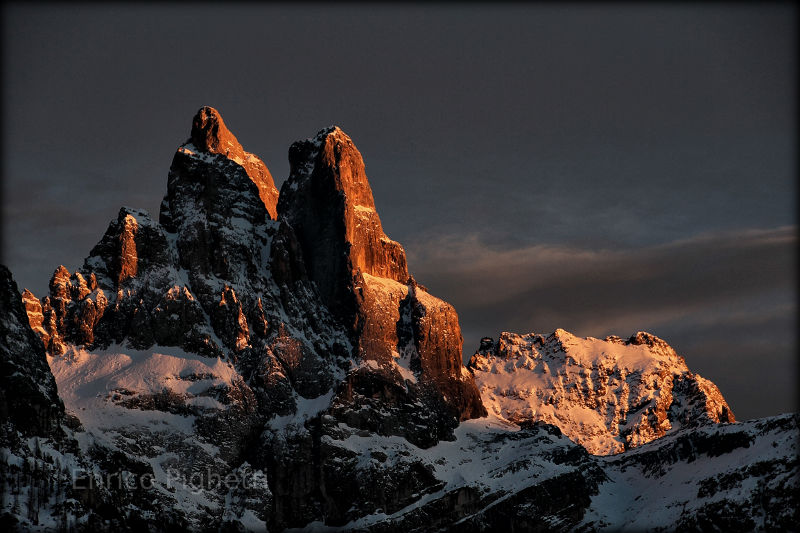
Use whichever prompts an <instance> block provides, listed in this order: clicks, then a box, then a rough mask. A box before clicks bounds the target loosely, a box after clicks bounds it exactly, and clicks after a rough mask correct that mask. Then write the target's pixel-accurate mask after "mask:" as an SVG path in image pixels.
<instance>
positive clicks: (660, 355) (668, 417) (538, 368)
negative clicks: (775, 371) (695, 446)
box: [468, 329, 735, 455]
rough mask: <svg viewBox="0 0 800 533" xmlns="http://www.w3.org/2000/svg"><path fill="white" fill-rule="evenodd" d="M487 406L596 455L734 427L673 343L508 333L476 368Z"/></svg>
mask: <svg viewBox="0 0 800 533" xmlns="http://www.w3.org/2000/svg"><path fill="white" fill-rule="evenodd" d="M468 366H469V369H470V370H471V371H472V373H473V374H474V375H475V381H476V382H477V384H478V387H479V388H480V391H481V396H482V398H483V402H484V405H485V406H486V407H487V409H489V410H490V411H491V412H493V413H495V414H496V415H497V416H500V417H502V418H504V419H506V420H508V421H510V422H513V423H515V424H520V425H525V424H528V423H531V422H546V423H548V424H553V425H555V426H558V427H559V428H560V429H561V431H563V432H564V434H565V435H567V436H568V437H569V438H570V439H572V440H573V441H575V442H577V443H578V444H580V445H582V446H583V447H585V448H586V449H587V450H588V451H589V452H591V453H594V454H601V455H605V454H614V453H619V452H622V451H624V450H627V449H630V448H634V447H636V446H640V445H642V444H644V443H646V442H650V441H652V440H654V439H657V438H659V437H663V436H664V435H665V434H667V433H669V432H674V431H676V430H677V429H680V428H685V427H697V426H699V425H703V424H706V423H724V422H734V421H735V420H734V417H733V412H732V411H731V409H730V407H728V404H727V403H726V402H725V399H724V398H723V397H722V394H721V393H720V392H719V389H717V387H716V385H714V384H713V383H711V382H710V381H708V380H706V379H704V378H702V377H700V376H698V375H697V374H693V373H692V372H690V371H689V368H688V367H687V366H686V362H685V361H684V359H683V357H681V356H679V355H678V354H677V353H675V350H673V349H672V348H671V347H670V346H669V345H668V344H667V343H666V342H664V341H663V340H661V339H659V338H658V337H656V336H654V335H650V334H649V333H644V332H639V333H637V334H636V335H634V336H633V337H631V338H630V339H628V340H622V339H620V338H619V337H608V338H606V339H605V340H600V339H595V338H591V337H590V338H579V337H576V336H574V335H572V334H571V333H569V332H566V331H564V330H562V329H558V330H556V331H555V332H554V333H552V334H551V335H548V336H544V335H537V334H533V333H531V334H527V335H517V334H514V333H507V332H504V333H502V334H501V335H500V338H499V339H498V341H497V342H494V341H493V340H492V339H489V338H486V339H484V340H483V341H482V343H481V346H480V349H479V350H478V352H477V353H476V354H475V355H474V356H473V357H472V359H471V360H470V362H469V365H468Z"/></svg>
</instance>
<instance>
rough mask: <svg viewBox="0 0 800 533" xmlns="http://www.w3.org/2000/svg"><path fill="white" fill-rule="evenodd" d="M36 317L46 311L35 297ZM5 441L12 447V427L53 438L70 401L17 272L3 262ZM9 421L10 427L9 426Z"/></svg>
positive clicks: (1, 432)
mask: <svg viewBox="0 0 800 533" xmlns="http://www.w3.org/2000/svg"><path fill="white" fill-rule="evenodd" d="M28 303H29V304H30V305H31V307H32V308H31V310H30V312H31V315H32V316H33V317H34V319H36V318H37V317H38V318H41V310H40V308H38V307H37V306H36V305H35V302H33V301H32V300H31V299H30V298H28V299H27V301H26V304H28ZM0 381H1V382H2V384H3V386H2V388H0V419H2V420H3V422H4V423H3V426H4V427H3V428H2V429H0V441H2V442H3V444H4V445H7V439H9V438H10V437H11V435H8V434H7V432H8V431H12V430H18V431H20V432H21V434H22V436H24V437H30V436H40V437H53V436H56V435H58V434H59V433H60V432H61V428H60V424H61V423H63V422H64V404H63V402H62V401H61V398H59V396H58V390H57V389H56V381H55V379H53V374H51V373H50V368H49V367H48V366H47V358H46V355H45V349H44V345H43V344H42V341H41V340H40V339H39V337H38V336H37V335H36V334H35V333H34V332H33V331H32V330H31V328H30V327H29V324H28V315H27V314H26V305H23V300H22V296H21V295H20V293H19V289H18V288H17V284H16V283H15V282H14V279H13V278H12V277H11V272H10V271H9V270H8V269H7V268H6V267H4V266H2V265H0ZM6 423H8V424H10V427H5V426H6Z"/></svg>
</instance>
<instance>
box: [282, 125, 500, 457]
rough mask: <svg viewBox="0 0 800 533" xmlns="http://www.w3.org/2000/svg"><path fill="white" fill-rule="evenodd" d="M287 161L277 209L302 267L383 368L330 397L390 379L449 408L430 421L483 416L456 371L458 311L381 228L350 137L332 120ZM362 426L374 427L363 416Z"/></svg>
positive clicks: (362, 391) (367, 358)
mask: <svg viewBox="0 0 800 533" xmlns="http://www.w3.org/2000/svg"><path fill="white" fill-rule="evenodd" d="M289 162H290V164H291V171H290V175H289V179H288V180H287V181H286V183H284V185H283V187H282V188H281V196H280V200H279V201H278V213H279V216H280V217H282V218H283V219H285V220H286V221H287V222H288V223H289V224H290V225H291V226H292V228H293V229H294V231H295V234H296V235H297V238H298V241H299V242H300V246H301V248H302V250H303V257H304V258H305V262H306V271H307V272H308V275H309V277H310V279H311V280H313V281H314V282H315V283H316V285H317V288H318V290H319V292H320V296H321V297H322V299H323V301H324V302H325V303H326V304H327V305H328V307H329V308H330V309H331V311H332V312H333V313H334V315H335V316H336V317H337V318H338V319H339V321H340V322H341V323H342V324H343V325H344V327H345V328H346V330H347V332H348V335H349V337H350V339H351V340H352V342H353V344H354V347H355V350H356V352H355V354H354V355H355V356H356V358H357V360H358V361H359V362H360V363H361V364H363V363H364V362H367V363H369V362H374V363H375V364H376V365H377V367H379V368H381V369H382V371H380V372H371V371H370V372H364V371H361V372H356V373H354V374H352V375H350V376H348V380H347V385H346V387H345V389H344V391H343V393H342V395H340V396H339V397H337V400H335V402H334V403H335V404H336V403H339V402H340V401H344V402H346V403H348V404H350V403H352V401H353V399H354V398H357V397H362V398H366V397H368V396H370V395H372V394H373V391H374V389H376V388H380V387H383V386H390V387H400V388H404V389H405V390H406V391H408V392H409V394H411V396H413V397H416V396H419V397H424V398H425V403H426V404H429V405H430V406H431V408H432V409H433V410H434V411H441V410H442V409H445V410H446V411H447V413H448V414H447V416H443V417H436V422H435V423H434V425H435V426H439V427H441V426H445V427H447V426H450V425H451V424H450V422H448V421H447V420H446V419H450V418H452V417H453V416H454V417H455V418H456V419H457V420H464V419H468V418H474V417H477V416H484V415H485V413H486V411H485V410H484V408H483V406H482V405H481V401H480V396H479V394H478V392H477V389H476V388H475V385H474V383H473V381H472V377H471V376H470V375H469V374H468V373H466V372H462V368H463V365H462V363H461V348H462V337H461V328H460V327H459V324H458V315H457V314H456V312H455V310H454V309H453V307H452V306H451V305H449V304H447V303H446V302H443V301H441V300H439V299H438V298H435V297H433V296H431V295H430V294H428V292H427V290H426V289H425V288H424V287H422V286H420V285H418V284H417V283H416V282H415V281H414V279H413V278H412V277H411V276H410V275H409V273H408V267H407V265H406V257H405V250H403V247H402V246H401V245H400V244H399V243H397V242H395V241H393V240H391V239H389V238H388V237H387V236H386V234H385V233H384V231H383V227H382V225H381V221H380V217H379V216H378V213H377V212H376V211H375V202H374V200H373V197H372V189H371V188H370V186H369V182H368V181H367V176H366V171H365V167H364V161H363V159H362V157H361V154H360V153H359V151H358V149H357V148H356V147H355V145H354V144H353V141H352V140H351V139H350V137H348V136H347V135H346V134H345V133H344V132H343V131H342V130H341V129H339V128H338V127H333V128H328V129H324V130H322V131H320V132H319V133H318V134H317V135H316V136H315V137H314V138H312V139H308V140H305V141H301V142H297V143H294V144H293V145H292V146H291V148H290V149H289ZM365 373H366V374H369V377H368V378H365ZM380 382H385V384H381V383H380ZM391 403H397V402H391ZM412 403H413V402H412ZM359 425H364V426H366V427H369V428H370V429H373V430H374V429H375V426H374V424H372V423H370V422H367V421H365V420H362V421H361V422H359ZM430 429H431V430H436V433H439V434H440V435H446V434H447V433H448V432H449V431H450V429H445V430H443V431H441V430H437V429H436V427H431V428H430ZM425 440H426V441H428V440H430V439H425Z"/></svg>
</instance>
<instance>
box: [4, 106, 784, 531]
mask: <svg viewBox="0 0 800 533" xmlns="http://www.w3.org/2000/svg"><path fill="white" fill-rule="evenodd" d="M289 160H290V175H289V177H288V179H287V180H286V182H285V183H284V185H283V187H282V188H281V191H280V194H278V191H277V189H276V188H275V186H274V183H273V181H272V177H271V175H270V173H269V170H268V169H267V167H266V165H265V164H264V163H263V162H262V161H261V160H260V159H259V158H258V157H257V156H256V155H254V154H251V153H249V152H247V151H245V150H244V148H243V147H242V146H241V144H240V143H239V141H238V140H237V139H236V137H235V136H234V135H233V134H232V133H231V132H230V130H228V128H227V127H226V125H225V123H224V122H223V120H222V117H221V116H220V115H219V113H218V112H217V111H216V110H214V109H213V108H209V107H204V108H202V109H201V110H200V111H199V112H198V113H197V115H196V116H195V117H194V120H193V122H192V129H191V134H190V138H189V139H188V140H187V141H186V142H185V143H184V144H182V145H181V146H180V147H178V149H177V151H176V153H175V156H174V159H173V162H172V165H171V167H170V170H169V175H168V181H167V193H166V195H165V197H164V200H163V202H162V204H161V209H160V213H159V217H158V220H155V219H154V218H152V217H151V216H150V215H149V214H148V213H146V212H145V211H141V210H138V209H132V208H122V209H121V210H120V212H119V215H118V216H117V218H116V219H114V220H112V221H111V223H110V224H109V226H108V229H107V230H106V232H105V234H104V235H103V237H102V238H101V239H100V241H99V242H98V244H97V245H96V246H95V247H94V248H93V249H92V250H91V251H90V252H89V255H88V257H87V258H86V260H85V262H84V264H83V266H82V267H81V268H79V269H78V270H77V271H76V272H69V271H68V270H67V269H66V268H64V267H63V266H62V267H58V268H57V269H56V271H55V273H54V275H53V277H52V280H51V282H50V287H49V293H48V294H46V295H44V296H43V297H42V298H37V297H36V296H35V295H33V294H32V293H31V292H30V291H25V292H24V293H23V294H20V293H19V292H18V289H17V287H16V285H15V284H14V283H13V280H11V276H10V273H8V272H7V271H5V270H0V278H2V279H0V282H2V283H0V297H1V298H2V302H3V308H2V313H3V314H2V317H0V326H2V330H1V331H0V333H2V341H3V344H2V346H0V350H2V352H1V353H2V357H3V359H2V371H3V375H2V384H3V389H2V395H0V412H2V414H3V424H2V433H1V434H0V437H2V440H0V447H2V454H0V469H1V470H0V477H1V478H2V479H1V481H2V483H0V490H1V491H2V493H1V494H0V496H2V498H1V499H0V507H1V509H0V523H2V525H3V528H4V530H13V529H15V528H16V529H20V530H31V529H33V530H41V531H45V530H56V529H59V530H62V529H64V530H82V531H112V530H113V531H128V530H129V531H147V530H149V531H168V530H191V531H219V530H226V531H228V530H234V531H236V530H251V531H265V530H269V531H282V530H286V529H292V528H299V529H304V530H348V531H400V530H402V531H406V530H408V531H432V530H458V531H497V530H509V531H510V530H515V531H543V530H572V529H577V530H596V529H612V530H616V529H618V528H620V527H623V526H624V527H632V528H634V529H636V528H640V527H645V526H646V527H652V528H659V527H660V528H664V529H666V530H672V529H675V528H688V529H703V528H705V524H707V523H708V522H707V521H708V520H714V519H715V517H716V514H718V513H725V519H726V520H728V522H726V524H728V526H729V527H728V529H730V528H733V529H735V528H736V527H735V526H737V524H740V525H742V527H743V528H745V529H748V528H749V529H752V527H758V526H764V527H783V526H786V525H787V524H791V523H792V520H793V519H795V518H796V512H795V511H793V509H794V508H793V507H792V505H791V495H792V494H793V491H796V490H797V486H798V483H797V470H798V468H797V461H796V451H797V449H796V442H795V441H794V439H793V435H794V434H795V433H796V431H797V426H798V417H797V416H795V415H786V416H783V417H775V418H772V419H764V420H760V421H754V422H749V423H745V424H734V423H728V422H733V415H732V413H731V412H730V409H729V408H728V406H727V405H726V404H725V401H724V399H723V398H722V396H721V395H720V394H719V391H718V390H717V389H716V387H715V386H714V385H713V384H712V383H710V382H708V381H706V380H703V379H702V378H700V377H699V376H695V375H693V374H691V372H689V370H688V368H687V367H686V364H685V362H684V361H683V360H682V359H681V358H680V357H679V356H677V355H676V354H675V353H674V351H672V349H671V348H669V346H667V345H666V343H664V342H663V341H661V340H659V339H657V338H655V337H653V336H650V335H647V334H638V335H636V336H635V337H634V338H632V339H631V340H629V341H626V342H623V341H621V340H619V339H607V340H606V341H599V340H596V339H577V338H575V337H573V336H571V335H569V334H567V333H566V332H563V331H561V330H559V331H557V332H556V333H555V334H554V335H553V336H551V337H548V338H544V337H541V336H536V335H528V336H515V335H512V334H503V336H502V337H501V339H500V340H499V341H498V343H493V342H488V341H487V342H486V343H484V344H482V346H481V348H480V349H479V351H478V353H477V354H476V356H475V357H474V358H473V360H472V362H471V364H470V369H467V368H465V367H464V366H463V365H462V362H461V349H462V337H461V331H460V327H459V323H458V315H457V314H456V311H455V309H453V307H452V306H451V305H449V304H448V303H446V302H444V301H442V300H440V299H438V298H436V297H435V296H433V295H431V294H430V293H429V292H428V290H427V289H426V288H425V287H424V286H423V285H421V284H419V283H417V281H416V280H415V279H414V278H413V276H411V275H410V274H409V266H408V265H407V263H406V257H405V252H404V250H403V248H402V246H401V245H400V244H399V243H397V242H395V241H393V240H391V239H390V238H389V237H388V236H386V234H385V233H384V231H383V228H382V225H381V221H380V218H379V217H378V214H377V212H376V210H375V204H374V201H373V197H372V191H371V188H370V186H369V182H368V180H367V177H366V174H365V170H364V162H363V159H362V157H361V154H360V153H359V152H358V150H357V149H356V147H355V145H354V144H353V142H352V140H351V139H350V138H349V137H348V136H347V135H346V134H345V133H344V132H343V131H342V130H341V129H339V128H337V127H331V128H326V129H324V130H322V131H320V132H319V133H318V134H317V135H316V136H314V137H311V138H309V139H307V140H304V141H299V142H297V143H294V144H293V145H292V146H291V148H290V150H289ZM56 386H57V393H56ZM634 447H636V448H635V449H630V448H634ZM623 450H627V451H624V452H623V453H619V454H617V455H611V456H608V457H603V456H600V455H599V454H609V453H616V452H621V451H623ZM689 463H693V464H692V465H689ZM687 490H688V491H689V492H686V491H687ZM642 492H644V493H647V497H646V498H641V497H639V496H640V493H642ZM765 502H766V503H765ZM781 506H783V508H784V509H783V510H780V509H781ZM656 508H658V509H662V511H660V512H658V513H656V512H653V510H654V509H656ZM664 509H666V510H664ZM787 509H788V510H787ZM792 512H795V514H792ZM636 513H647V519H640V518H636V516H637V515H636ZM647 520H649V521H647ZM737 520H738V521H737ZM748 520H749V521H748ZM794 523H796V520H795V522H794ZM746 526H752V527H746Z"/></svg>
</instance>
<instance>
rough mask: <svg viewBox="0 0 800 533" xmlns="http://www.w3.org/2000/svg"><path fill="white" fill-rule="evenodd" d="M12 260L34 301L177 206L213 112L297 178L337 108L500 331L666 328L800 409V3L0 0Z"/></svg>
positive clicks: (471, 335) (436, 272)
mask: <svg viewBox="0 0 800 533" xmlns="http://www.w3.org/2000/svg"><path fill="white" fill-rule="evenodd" d="M2 10H3V13H2V15H3V16H2V39H3V42H2V45H3V46H2V53H3V57H2V67H3V76H2V106H3V107H2V122H1V123H2V165H3V166H2V193H3V194H2V211H1V212H0V215H1V218H0V220H2V245H1V246H0V250H1V251H2V258H1V259H0V262H2V263H4V264H6V265H7V266H9V268H11V270H12V272H13V273H14V275H15V278H16V280H17V282H18V283H19V285H20V286H21V287H28V288H30V289H32V290H33V291H34V293H36V294H37V295H39V296H42V295H43V294H45V292H46V290H47V282H48V280H49V278H50V276H51V275H52V273H53V271H54V270H55V268H56V267H57V266H58V265H59V264H64V265H65V266H67V267H68V268H69V269H70V270H73V269H75V268H77V267H79V266H80V265H81V264H82V262H83V258H84V257H85V256H86V255H87V254H88V252H89V250H90V249H91V248H92V246H93V245H94V244H95V243H96V242H97V241H98V240H99V239H100V237H101V236H102V234H103V232H104V231H105V229H106V227H107V225H108V223H109V221H110V220H111V219H113V218H115V216H116V214H117V212H118V210H119V207H120V206H123V205H126V206H131V207H140V208H145V209H148V210H149V211H151V213H154V214H155V213H157V212H158V206H159V203H160V201H161V198H162V196H163V195H164V193H165V192H166V176H167V171H168V168H169V165H170V162H171V159H172V155H173V154H174V151H175V148H176V147H177V146H178V145H179V144H180V143H182V142H183V141H184V140H186V138H188V135H189V130H190V126H191V119H192V116H193V115H194V113H195V111H196V110H197V109H198V108H199V107H200V106H202V105H211V106H213V107H216V108H217V109H219V110H220V112H221V113H222V115H223V117H224V118H225V122H226V124H227V125H228V126H229V127H230V129H231V130H232V131H233V132H234V133H235V134H236V136H237V137H238V139H239V141H240V142H241V143H242V144H243V146H244V147H245V149H246V150H248V151H250V152H254V153H256V154H258V155H259V156H260V157H261V158H262V159H263V160H264V162H265V163H266V164H267V166H268V167H269V168H270V170H271V172H272V174H273V176H274V178H275V181H276V184H277V185H278V187H280V185H281V183H282V182H283V181H284V180H285V178H286V176H287V175H288V161H287V151H288V147H289V145H290V144H291V143H292V142H294V141H295V140H298V139H304V138H308V137H311V136H313V135H314V134H315V133H316V132H317V131H318V130H320V129H322V128H323V127H326V126H329V125H332V124H337V125H339V126H341V127H342V129H344V131H345V132H347V133H348V134H349V135H350V136H351V137H352V139H353V141H354V142H355V144H356V146H358V148H359V150H360V151H361V153H362V154H363V156H364V160H365V162H366V167H367V175H368V176H369V179H370V183H371V185H372V188H373V194H374V197H375V203H376V206H377V208H378V212H379V213H380V215H381V220H382V222H383V226H384V230H385V231H386V233H387V234H388V235H389V236H390V237H391V238H393V239H395V240H397V241H399V242H401V243H402V244H403V245H404V246H405V249H406V252H407V254H408V261H409V267H410V270H411V271H412V273H413V274H414V276H415V278H416V279H417V280H418V281H419V282H420V283H422V284H424V285H426V286H427V287H428V288H429V289H430V291H431V292H432V293H433V294H435V295H437V296H439V297H441V298H443V299H445V300H447V301H449V302H451V303H452V304H453V305H454V306H455V307H456V310H457V311H458V313H459V317H460V321H461V326H462V330H463V335H464V341H465V348H464V351H465V358H468V357H469V355H470V354H471V353H473V352H474V350H475V348H476V347H477V345H478V342H479V339H480V338H481V337H483V336H490V337H494V338H497V336H498V335H499V333H500V332H501V331H514V332H518V333H524V332H537V333H548V332H551V331H553V330H554V329H556V328H559V327H560V328H563V329H566V330H568V331H570V332H572V333H574V334H576V335H579V336H595V337H601V338H602V337H604V336H606V335H610V334H615V335H619V336H621V337H628V336H630V335H632V334H634V333H635V332H637V331H640V330H643V331H649V332H651V333H653V334H655V335H658V336H659V337H661V338H663V339H665V340H666V341H667V342H669V343H670V344H671V345H672V346H673V347H674V348H675V349H676V351H678V353H680V354H681V355H683V356H684V357H685V359H686V362H687V364H688V366H689V368H690V369H691V370H692V371H694V372H697V373H699V374H701V375H703V376H704V377H706V378H708V379H711V380H712V381H714V382H715V383H716V384H717V385H718V386H719V387H720V389H721V391H722V393H723V395H724V396H725V397H726V399H727V400H728V402H729V404H730V405H731V407H732V409H733V411H734V413H735V415H736V416H737V418H738V419H742V420H744V419H750V418H754V417H761V416H769V415H774V414H778V413H782V412H788V411H794V410H797V407H796V402H797V395H796V390H795V381H796V378H797V364H796V349H797V339H796V332H795V330H796V325H797V320H796V317H797V302H796V286H795V280H794V275H793V272H794V269H795V264H796V248H797V218H796V213H797V206H796V204H795V202H796V186H797V184H796V181H795V176H796V171H797V168H796V164H797V162H796V151H795V146H796V142H797V122H796V121H797V108H796V94H797V61H796V59H797V58H796V55H795V52H794V49H795V45H796V40H797V28H796V25H795V20H796V15H797V13H796V10H797V8H796V6H795V5H793V4H790V3H786V4H765V3H753V4H744V3H742V4H740V3H734V4H724V3H718V4H700V5H695V4H689V3H679V4H675V5H668V4H657V3H652V4H645V5H641V6H640V5H634V4H629V3H624V4H602V3H599V4H594V3H578V4H550V3H547V4H541V5H522V4H506V5H501V6H492V5H489V4H472V3H470V4H462V5H458V4H442V5H434V6H423V5H419V4H405V5H401V4H390V5H384V6H373V5H369V4H345V5H339V6H336V7H326V6H324V5H321V4H320V5H317V4H304V5H301V6H290V5H286V4H271V5H264V6H259V5H251V4H236V5H232V6H221V5H214V4H209V3H199V4H188V5H185V4H167V5H157V4H150V3H144V4H134V3H120V4H108V5H100V4H68V5H64V6H59V5H57V4H33V5H31V6H26V5H24V4H22V3H5V4H3V7H2Z"/></svg>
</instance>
